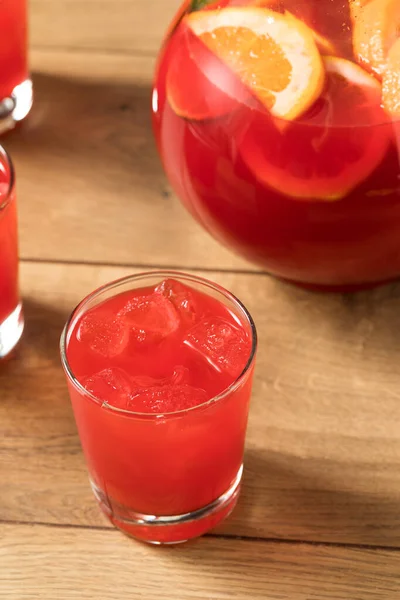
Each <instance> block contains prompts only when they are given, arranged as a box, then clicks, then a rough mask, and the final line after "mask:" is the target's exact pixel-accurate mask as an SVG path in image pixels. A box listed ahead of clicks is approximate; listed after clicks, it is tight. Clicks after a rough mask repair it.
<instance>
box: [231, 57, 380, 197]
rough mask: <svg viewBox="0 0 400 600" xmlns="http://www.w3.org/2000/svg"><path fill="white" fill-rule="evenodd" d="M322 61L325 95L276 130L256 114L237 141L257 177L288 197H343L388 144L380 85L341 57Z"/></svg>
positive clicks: (363, 176)
mask: <svg viewBox="0 0 400 600" xmlns="http://www.w3.org/2000/svg"><path fill="white" fill-rule="evenodd" d="M324 63H325V67H326V71H327V83H326V87H325V91H324V93H323V94H322V96H321V97H320V98H319V99H318V101H317V103H316V104H315V106H314V107H313V108H312V109H311V110H310V111H309V112H308V113H307V114H306V115H304V116H303V117H302V118H301V120H298V121H295V122H291V123H290V124H288V126H287V128H286V129H285V130H284V131H283V132H278V131H276V129H275V130H274V128H273V126H272V125H273V124H272V123H271V119H268V118H267V117H268V115H266V116H265V117H264V118H263V120H262V119H261V117H260V115H256V116H254V117H253V121H252V122H251V123H250V124H249V127H248V130H247V132H246V135H245V137H244V138H243V140H242V143H241V148H240V152H241V156H242V157H243V159H244V161H245V163H246V164H247V166H248V167H249V169H250V170H251V171H252V172H253V173H254V175H255V176H256V177H257V179H258V180H259V181H261V182H262V183H263V184H265V185H267V186H269V187H271V188H273V189H275V190H277V191H279V192H281V193H282V194H283V195H286V196H289V197H291V198H297V199H302V200H320V201H332V200H339V199H340V198H343V197H345V196H346V195H347V194H349V193H350V192H351V191H352V190H353V189H354V188H355V187H356V186H357V185H358V184H359V183H361V182H362V181H363V180H364V179H366V178H367V177H368V176H369V175H370V174H371V173H372V171H373V170H374V169H375V168H376V167H377V166H378V165H379V163H380V162H381V161H382V159H383V157H384V155H385V152H386V151H387V148H388V145H389V141H390V129H389V128H388V127H386V126H385V125H382V123H384V122H385V121H386V118H385V113H384V111H383V109H382V108H381V106H380V102H381V86H380V84H379V82H378V81H377V80H376V79H375V78H374V77H373V76H372V75H369V74H368V73H366V72H365V71H364V70H363V69H362V68H361V67H360V66H358V65H357V64H355V63H353V62H351V61H348V60H346V59H344V58H337V57H325V58H324Z"/></svg>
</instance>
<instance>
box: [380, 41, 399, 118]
mask: <svg viewBox="0 0 400 600" xmlns="http://www.w3.org/2000/svg"><path fill="white" fill-rule="evenodd" d="M382 101H383V106H384V108H385V110H386V111H387V113H388V114H389V115H390V116H391V117H394V118H396V119H400V39H398V40H397V41H396V42H395V43H394V44H393V46H392V47H391V49H390V50H389V53H388V58H387V66H386V69H385V72H384V74H383V78H382Z"/></svg>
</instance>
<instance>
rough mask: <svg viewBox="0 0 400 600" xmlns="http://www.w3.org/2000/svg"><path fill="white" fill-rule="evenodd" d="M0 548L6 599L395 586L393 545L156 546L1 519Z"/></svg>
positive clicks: (354, 591) (323, 594)
mask: <svg viewBox="0 0 400 600" xmlns="http://www.w3.org/2000/svg"><path fill="white" fill-rule="evenodd" d="M0 553H1V573H0V583H1V589H2V592H3V594H4V596H5V597H6V598H7V599H8V600H22V599H23V598H29V600H35V599H40V600H54V598H55V597H57V598H61V599H62V600H68V599H69V598H77V597H78V596H77V594H79V598H80V599H81V600H88V599H89V598H101V599H102V600H114V599H115V598H116V597H118V599H120V600H124V599H125V598H126V599H128V598H129V599H130V598H146V599H147V600H159V599H160V598H161V599H164V600H172V599H173V600H203V599H204V598H212V599H213V600H214V599H215V600H217V599H218V600H228V599H229V600H230V599H231V598H233V597H234V598H235V599H237V600H244V599H246V600H247V598H251V599H252V600H293V598H296V600H343V599H344V598H346V599H347V598H351V600H393V599H394V598H396V597H397V595H398V593H399V590H400V574H399V573H400V554H399V552H389V551H377V550H367V549H349V548H326V547H323V546H307V545H298V544H277V543H265V542H261V543H257V542H254V541H241V540H235V541H233V540H216V539H210V538H208V539H207V538H203V539H201V540H199V541H197V542H195V543H191V544H187V545H185V546H176V547H169V548H154V547H148V546H145V545H144V544H139V543H137V542H133V541H132V540H130V539H129V538H127V537H125V536H123V535H122V534H120V533H119V532H117V531H89V530H82V529H63V528H57V529H55V528H53V527H41V526H26V525H25V526H11V525H7V526H4V525H3V526H1V527H0ZM117 590H118V591H117ZM116 594H117V596H116Z"/></svg>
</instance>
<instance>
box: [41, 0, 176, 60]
mask: <svg viewBox="0 0 400 600" xmlns="http://www.w3.org/2000/svg"><path fill="white" fill-rule="evenodd" d="M180 4H181V1H180V0H151V2H149V1H148V0H113V1H112V2H111V3H110V1H109V0H31V1H30V13H31V19H30V20H31V36H30V37H31V44H32V46H33V47H41V48H42V47H48V48H59V49H66V48H68V49H90V50H100V51H109V52H116V51H117V52H124V53H126V52H133V53H135V52H136V53H141V54H142V53H148V54H152V55H154V54H155V53H156V52H157V51H158V48H159V45H160V41H161V39H162V37H163V35H164V34H165V31H166V29H167V26H168V24H169V22H170V21H171V20H172V18H173V16H174V14H175V12H176V11H177V9H178V8H179V6H180Z"/></svg>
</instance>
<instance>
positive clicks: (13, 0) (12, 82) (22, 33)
mask: <svg viewBox="0 0 400 600" xmlns="http://www.w3.org/2000/svg"><path fill="white" fill-rule="evenodd" d="M0 31H1V38H0V133H1V132H3V131H6V130H8V129H12V128H13V127H14V126H15V124H16V123H17V122H19V121H22V119H24V118H25V117H26V115H27V114H28V113H29V111H30V109H31V107H32V82H31V80H30V78H29V70H28V35H27V33H28V32H27V0H0Z"/></svg>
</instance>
